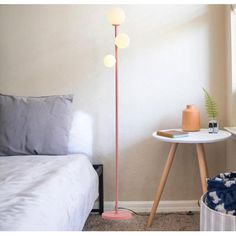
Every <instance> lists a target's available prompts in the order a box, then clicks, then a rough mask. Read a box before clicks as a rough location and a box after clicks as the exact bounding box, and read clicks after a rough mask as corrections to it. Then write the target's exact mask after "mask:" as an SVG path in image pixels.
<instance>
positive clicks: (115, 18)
mask: <svg viewBox="0 0 236 236" xmlns="http://www.w3.org/2000/svg"><path fill="white" fill-rule="evenodd" d="M107 20H108V21H109V22H110V23H111V24H112V25H120V24H122V23H123V22H124V21H125V13H124V11H123V10H122V9H121V8H119V7H115V8H112V9H111V10H110V11H108V13H107Z"/></svg>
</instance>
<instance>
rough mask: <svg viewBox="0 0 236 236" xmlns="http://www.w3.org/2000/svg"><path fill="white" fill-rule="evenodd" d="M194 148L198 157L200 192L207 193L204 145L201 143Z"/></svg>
mask: <svg viewBox="0 0 236 236" xmlns="http://www.w3.org/2000/svg"><path fill="white" fill-rule="evenodd" d="M196 147H197V157H198V164H199V170H200V176H201V182H202V192H203V193H205V192H206V191H207V182H206V178H207V177H208V171H207V164H206V156H205V150H204V145H203V144H202V143H199V144H196Z"/></svg>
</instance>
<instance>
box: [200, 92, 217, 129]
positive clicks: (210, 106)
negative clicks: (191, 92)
mask: <svg viewBox="0 0 236 236" xmlns="http://www.w3.org/2000/svg"><path fill="white" fill-rule="evenodd" d="M203 92H204V96H205V106H206V110H207V114H208V117H209V118H210V121H209V133H218V131H219V124H218V121H217V119H216V117H217V115H218V107H217V104H216V102H215V100H214V99H213V97H212V96H211V95H210V94H209V93H208V92H207V90H206V89H204V88H203Z"/></svg>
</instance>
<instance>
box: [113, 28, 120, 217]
mask: <svg viewBox="0 0 236 236" xmlns="http://www.w3.org/2000/svg"><path fill="white" fill-rule="evenodd" d="M114 27H115V38H116V36H117V29H118V25H114ZM115 58H116V70H115V94H116V95H115V96H116V204H115V211H116V213H118V195H119V189H118V155H119V108H118V106H119V104H118V93H119V90H118V85H119V84H118V47H117V46H116V45H115Z"/></svg>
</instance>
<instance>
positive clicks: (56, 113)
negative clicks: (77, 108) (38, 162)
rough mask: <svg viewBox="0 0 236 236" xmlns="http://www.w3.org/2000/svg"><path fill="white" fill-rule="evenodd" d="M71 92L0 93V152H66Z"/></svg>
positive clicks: (70, 113)
mask: <svg viewBox="0 0 236 236" xmlns="http://www.w3.org/2000/svg"><path fill="white" fill-rule="evenodd" d="M72 101H73V95H61V96H45V97H19V96H8V95H2V94H0V155H1V156H3V155H4V156H5V155H65V154H67V153H68V141H69V132H70V127H71V120H72Z"/></svg>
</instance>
